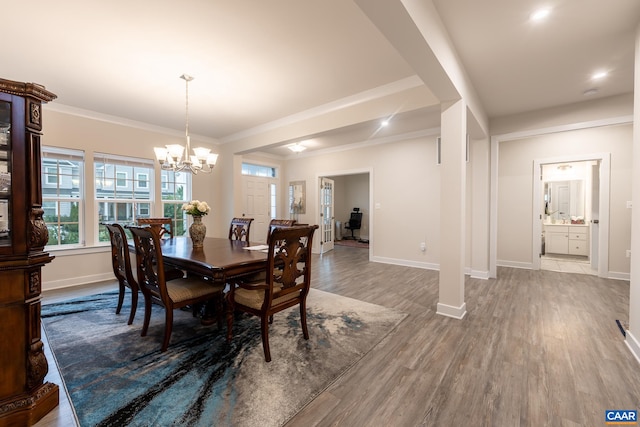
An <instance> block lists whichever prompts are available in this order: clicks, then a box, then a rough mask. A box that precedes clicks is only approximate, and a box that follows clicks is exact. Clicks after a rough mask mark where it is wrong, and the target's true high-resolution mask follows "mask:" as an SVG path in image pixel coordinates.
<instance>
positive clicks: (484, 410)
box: [38, 247, 640, 427]
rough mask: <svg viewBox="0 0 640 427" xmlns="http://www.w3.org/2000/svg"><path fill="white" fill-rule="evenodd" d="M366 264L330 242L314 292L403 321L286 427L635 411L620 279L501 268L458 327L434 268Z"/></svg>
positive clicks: (637, 368) (481, 421) (360, 253)
mask: <svg viewBox="0 0 640 427" xmlns="http://www.w3.org/2000/svg"><path fill="white" fill-rule="evenodd" d="M367 257H368V251H366V250H361V249H354V248H347V247H336V248H335V250H334V251H332V252H329V253H328V254H325V255H323V256H322V257H318V258H316V262H315V264H314V266H313V270H314V271H313V273H314V283H313V287H314V288H317V289H321V290H324V291H328V292H333V293H336V294H340V295H344V296H348V297H352V298H356V299H359V300H363V301H368V302H371V303H375V304H379V305H383V306H386V307H393V308H396V309H399V310H402V311H404V312H406V313H407V314H408V316H407V318H406V319H405V320H404V321H403V322H402V323H401V324H400V325H399V327H398V328H397V329H396V330H395V331H393V332H392V333H391V334H390V335H389V336H387V338H386V339H385V340H383V341H382V342H381V343H380V344H379V345H378V346H377V347H375V348H374V349H373V350H372V351H371V352H369V353H368V354H367V355H365V357H364V358H363V359H362V360H361V361H359V362H358V363H357V364H356V365H354V366H353V367H352V368H351V369H350V370H349V371H348V372H347V373H346V374H345V375H343V376H342V377H341V378H339V379H338V380H337V381H336V382H335V383H334V384H332V385H331V386H330V387H329V388H328V389H327V390H325V391H324V392H323V393H322V394H320V395H319V396H318V397H317V398H316V399H315V400H313V401H312V402H311V403H310V404H309V405H308V406H307V407H306V408H304V409H303V410H302V411H301V412H300V413H298V414H297V415H296V416H295V417H294V418H293V419H292V420H290V421H289V423H288V424H287V426H286V427H297V426H304V427H308V426H463V425H467V426H589V427H591V426H599V425H604V411H605V410H606V409H639V408H640V364H639V363H638V361H636V359H635V358H634V357H633V356H632V354H631V353H630V351H629V350H628V349H627V347H626V345H625V344H624V338H623V336H622V334H621V332H620V330H619V329H618V326H617V324H616V319H619V320H621V321H623V322H626V321H627V319H628V311H629V283H628V282H625V281H618V280H604V279H599V278H598V277H595V276H592V275H583V274H569V273H558V272H551V271H530V270H518V269H511V268H500V269H499V270H498V277H499V278H498V279H496V280H480V279H470V278H467V280H466V285H465V294H466V296H465V301H466V303H467V310H468V312H467V315H466V317H465V318H464V319H463V320H456V319H451V318H447V317H444V316H440V315H437V314H435V309H436V304H437V299H438V273H437V272H435V271H429V270H422V269H416V268H408V267H399V266H393V265H385V264H378V263H369V262H368V260H367ZM76 294H77V293H76V292H72V296H76ZM68 296H69V294H68V293H65V294H61V293H60V292H56V293H55V294H53V293H48V294H45V301H52V300H54V298H66V297H68ZM96 398H99V397H98V396H97V397H96ZM274 404H275V403H274ZM65 417H68V412H66V411H65V409H64V408H63V407H62V406H61V409H59V410H55V411H54V412H52V413H51V414H49V415H48V416H47V417H46V419H45V420H43V421H41V422H40V423H38V426H39V427H42V426H65V427H66V426H70V425H73V423H70V420H69V419H68V418H67V419H65ZM83 427H84V426H83Z"/></svg>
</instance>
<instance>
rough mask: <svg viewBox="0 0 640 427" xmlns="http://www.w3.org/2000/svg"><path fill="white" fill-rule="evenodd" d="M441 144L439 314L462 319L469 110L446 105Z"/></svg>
mask: <svg viewBox="0 0 640 427" xmlns="http://www.w3.org/2000/svg"><path fill="white" fill-rule="evenodd" d="M440 127H441V142H440V161H441V163H440V230H441V231H440V233H441V238H440V288H439V290H440V292H439V298H438V306H437V313H438V314H441V315H443V316H449V317H454V318H456V319H462V318H463V317H464V315H465V314H466V304H465V302H464V261H465V241H466V237H465V236H466V139H467V107H466V104H465V102H464V100H458V101H455V102H451V103H447V104H443V105H442V114H441V124H440Z"/></svg>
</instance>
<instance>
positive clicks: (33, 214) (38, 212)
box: [28, 208, 49, 249]
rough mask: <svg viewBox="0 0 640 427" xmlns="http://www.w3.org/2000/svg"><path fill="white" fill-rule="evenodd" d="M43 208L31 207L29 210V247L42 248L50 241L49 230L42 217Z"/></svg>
mask: <svg viewBox="0 0 640 427" xmlns="http://www.w3.org/2000/svg"><path fill="white" fill-rule="evenodd" d="M43 215H44V210H43V209H42V208H31V211H30V212H29V236H28V242H29V249H42V248H44V246H45V245H46V244H47V242H48V241H49V230H48V229H47V224H46V223H45V222H44V219H42V216H43Z"/></svg>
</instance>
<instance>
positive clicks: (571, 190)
mask: <svg viewBox="0 0 640 427" xmlns="http://www.w3.org/2000/svg"><path fill="white" fill-rule="evenodd" d="M544 197H545V200H544V201H545V213H546V214H547V215H549V219H551V220H554V221H562V220H566V221H570V220H571V217H582V218H583V219H584V217H585V185H584V181H583V180H581V179H576V180H569V181H549V182H545V184H544Z"/></svg>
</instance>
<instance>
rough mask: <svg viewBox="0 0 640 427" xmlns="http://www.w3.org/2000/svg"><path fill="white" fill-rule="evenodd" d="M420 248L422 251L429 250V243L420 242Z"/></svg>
mask: <svg viewBox="0 0 640 427" xmlns="http://www.w3.org/2000/svg"><path fill="white" fill-rule="evenodd" d="M420 250H421V251H422V252H424V251H426V250H427V244H426V243H425V242H422V243H420Z"/></svg>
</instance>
